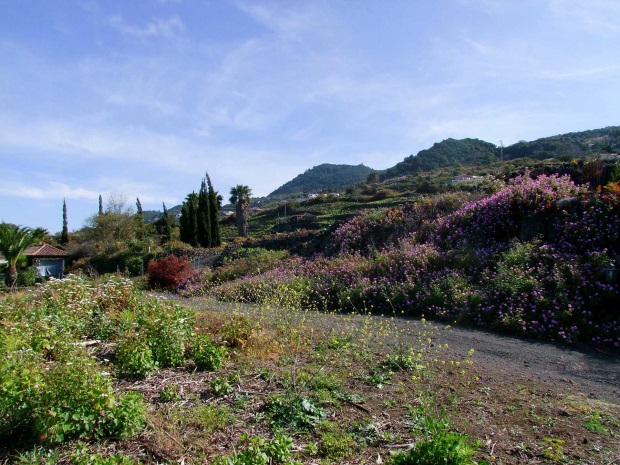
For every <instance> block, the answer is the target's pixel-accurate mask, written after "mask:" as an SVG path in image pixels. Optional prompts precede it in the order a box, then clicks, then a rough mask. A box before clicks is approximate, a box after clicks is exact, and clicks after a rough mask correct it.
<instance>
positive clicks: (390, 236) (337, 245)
mask: <svg viewBox="0 0 620 465" xmlns="http://www.w3.org/2000/svg"><path fill="white" fill-rule="evenodd" d="M470 198H471V194H465V193H447V194H441V195H437V196H434V197H422V198H420V199H417V200H416V201H415V202H406V203H405V204H404V205H403V206H402V207H400V208H385V209H379V210H375V211H372V212H369V213H365V214H363V215H359V216H356V217H354V218H352V219H350V220H349V221H347V222H346V223H344V224H343V225H342V226H340V227H339V228H338V229H337V230H336V231H335V232H334V233H333V238H332V241H333V249H334V250H335V252H337V253H340V254H347V253H356V254H362V255H371V254H373V253H376V252H377V251H379V250H382V249H384V248H386V247H389V246H392V245H397V244H398V243H399V242H400V241H401V240H402V239H403V238H406V237H407V236H409V235H411V234H416V236H417V237H418V240H419V241H422V240H424V241H426V239H427V238H428V237H429V236H430V234H431V233H432V231H433V229H434V227H435V223H436V222H437V219H438V218H439V217H440V216H443V215H446V214H447V213H451V212H453V211H455V210H457V209H458V208H460V207H461V206H462V205H463V204H464V203H465V201H466V200H468V199H470Z"/></svg>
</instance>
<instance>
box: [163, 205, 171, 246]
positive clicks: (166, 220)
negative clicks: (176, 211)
mask: <svg viewBox="0 0 620 465" xmlns="http://www.w3.org/2000/svg"><path fill="white" fill-rule="evenodd" d="M162 205H163V206H164V216H163V217H162V234H161V240H162V242H170V241H171V240H172V225H171V224H170V215H168V209H167V208H166V204H165V203H162Z"/></svg>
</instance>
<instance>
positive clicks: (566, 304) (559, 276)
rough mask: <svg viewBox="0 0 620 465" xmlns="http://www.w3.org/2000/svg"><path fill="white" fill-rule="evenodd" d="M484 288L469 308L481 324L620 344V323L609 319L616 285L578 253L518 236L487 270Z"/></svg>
mask: <svg viewBox="0 0 620 465" xmlns="http://www.w3.org/2000/svg"><path fill="white" fill-rule="evenodd" d="M481 288H482V291H483V301H481V302H479V303H478V304H477V305H476V306H475V307H474V308H472V309H471V310H470V311H471V312H472V318H471V319H472V321H473V322H475V323H477V324H479V325H491V326H492V327H495V328H499V329H503V330H508V331H512V332H516V333H520V334H524V335H529V336H536V337H539V336H543V337H547V338H549V337H550V338H552V339H555V340H560V341H566V342H595V343H598V342H599V341H598V338H599V337H600V336H602V340H603V339H604V342H605V344H606V345H610V346H613V345H614V343H615V344H618V343H620V325H618V321H615V322H614V321H613V320H610V317H612V318H613V309H614V302H615V300H616V299H617V298H618V287H617V286H613V285H610V284H607V283H605V282H603V280H602V275H601V273H600V272H598V271H597V269H596V267H595V266H594V265H593V263H591V262H588V261H587V260H584V259H583V257H580V256H578V255H574V254H572V255H571V254H567V253H562V252H559V251H558V249H556V248H555V247H554V246H552V245H550V244H546V243H543V242H541V241H534V242H525V243H522V242H518V241H515V242H514V243H513V244H512V247H511V248H510V249H509V250H508V251H506V252H505V253H503V254H502V257H501V259H500V260H499V261H498V263H497V264H496V266H494V267H492V268H489V269H488V270H487V271H486V272H485V273H484V275H483V279H482V282H481ZM617 320H620V319H617ZM614 326H615V328H614ZM602 340H601V341H602Z"/></svg>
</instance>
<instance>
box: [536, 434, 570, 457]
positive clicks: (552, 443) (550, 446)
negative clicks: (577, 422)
mask: <svg viewBox="0 0 620 465" xmlns="http://www.w3.org/2000/svg"><path fill="white" fill-rule="evenodd" d="M541 446H542V454H543V456H544V457H545V458H547V459H549V460H554V461H559V460H562V459H563V458H564V441H563V440H562V439H558V438H545V439H543V441H542V444H541Z"/></svg>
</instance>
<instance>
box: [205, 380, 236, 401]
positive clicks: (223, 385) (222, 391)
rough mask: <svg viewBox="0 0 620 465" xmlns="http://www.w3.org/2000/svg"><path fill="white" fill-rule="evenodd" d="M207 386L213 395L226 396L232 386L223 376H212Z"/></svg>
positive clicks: (231, 389) (231, 390)
mask: <svg viewBox="0 0 620 465" xmlns="http://www.w3.org/2000/svg"><path fill="white" fill-rule="evenodd" d="M209 387H210V388H211V392H213V395H214V396H215V397H222V396H226V395H228V394H230V393H232V392H233V388H232V386H231V385H230V383H229V382H228V380H226V379H224V378H213V379H212V380H211V381H210V382H209Z"/></svg>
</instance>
